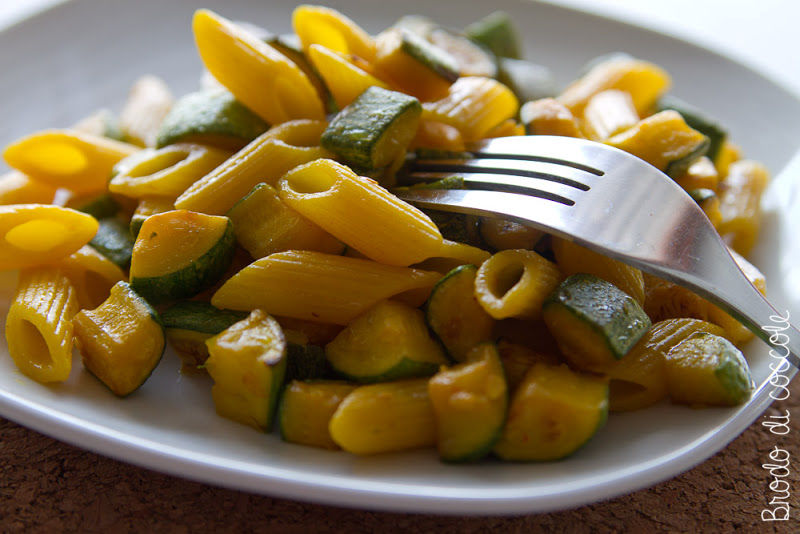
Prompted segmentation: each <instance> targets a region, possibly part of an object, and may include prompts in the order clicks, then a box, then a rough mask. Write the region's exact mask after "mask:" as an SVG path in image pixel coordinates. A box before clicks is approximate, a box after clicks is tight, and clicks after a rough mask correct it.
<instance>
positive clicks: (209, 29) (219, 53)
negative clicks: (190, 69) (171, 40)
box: [192, 9, 325, 124]
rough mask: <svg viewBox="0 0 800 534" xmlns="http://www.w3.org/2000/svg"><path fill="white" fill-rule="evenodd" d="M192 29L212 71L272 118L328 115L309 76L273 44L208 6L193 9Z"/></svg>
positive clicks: (275, 121) (277, 120)
mask: <svg viewBox="0 0 800 534" xmlns="http://www.w3.org/2000/svg"><path fill="white" fill-rule="evenodd" d="M192 29H193V30H194V37H195V42H196V44H197V51H198V52H199V53H200V57H201V58H202V60H203V63H204V64H205V66H206V68H207V69H208V70H209V72H211V74H212V75H213V76H214V78H216V79H217V80H219V82H220V83H221V84H222V85H224V86H225V87H226V88H227V89H228V90H229V91H230V92H231V93H233V95H234V96H235V97H236V98H237V100H239V101H240V102H242V103H243V104H244V105H245V106H247V107H248V108H250V109H251V110H252V111H253V112H254V113H256V114H257V115H258V116H259V117H261V118H262V119H264V120H265V121H267V122H268V123H269V124H280V123H282V122H286V121H289V120H292V119H323V118H325V107H324V105H323V103H322V101H321V100H320V97H319V94H318V93H317V90H316V89H315V88H314V85H313V84H312V83H311V81H310V80H309V79H308V76H306V75H305V73H303V71H302V70H301V69H300V68H299V67H298V66H297V65H296V64H295V63H294V62H292V61H291V60H290V59H289V58H287V57H286V56H284V55H283V54H281V53H280V52H278V51H277V50H276V49H275V48H273V47H271V46H270V45H268V44H267V43H265V42H264V41H261V40H260V39H258V37H256V36H254V35H252V34H250V33H248V32H246V31H244V30H242V29H241V28H239V27H238V26H236V24H233V23H232V22H231V21H229V20H227V19H225V18H223V17H220V16H219V15H217V14H216V13H214V12H212V11H209V10H207V9H199V10H197V11H196V12H195V14H194V19H193V21H192Z"/></svg>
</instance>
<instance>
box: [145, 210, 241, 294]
mask: <svg viewBox="0 0 800 534" xmlns="http://www.w3.org/2000/svg"><path fill="white" fill-rule="evenodd" d="M234 245H235V238H234V235H233V225H231V222H230V220H229V219H228V218H227V217H220V216H215V215H204V214H202V213H194V212H191V211H186V210H175V211H167V212H164V213H159V214H157V215H153V216H151V217H148V218H147V219H146V220H145V221H144V223H143V224H142V228H141V230H140V231H139V237H138V238H137V239H136V244H135V245H134V247H133V257H132V259H131V287H133V288H134V289H135V290H136V291H137V292H139V293H140V294H141V295H142V296H143V297H145V298H146V299H147V300H148V301H150V302H156V303H157V302H164V301H168V300H178V299H182V298H187V297H191V296H193V295H196V294H197V293H199V292H200V291H202V290H203V289H206V288H208V287H211V286H212V285H213V284H214V283H215V282H217V281H218V280H219V279H220V277H221V276H222V275H223V273H224V272H225V270H226V269H227V268H228V266H229V265H230V264H231V260H232V259H233V252H234Z"/></svg>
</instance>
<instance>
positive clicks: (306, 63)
mask: <svg viewBox="0 0 800 534" xmlns="http://www.w3.org/2000/svg"><path fill="white" fill-rule="evenodd" d="M264 41H266V42H267V44H269V45H270V46H272V47H273V48H275V49H276V50H277V51H278V52H280V53H281V54H283V55H284V56H286V57H288V58H289V59H291V60H292V61H293V62H294V64H295V65H297V66H298V67H300V70H302V71H303V72H304V73H305V75H306V76H308V80H309V81H310V82H311V85H313V86H314V88H315V89H316V90H317V93H318V94H319V98H320V100H322V102H324V103H325V109H326V111H327V112H328V113H336V112H337V111H339V108H338V107H337V105H336V102H335V101H334V100H333V96H332V95H331V91H330V89H329V88H328V86H327V85H326V83H325V80H324V79H323V77H322V75H321V73H320V71H319V70H317V68H316V65H314V64H312V61H311V58H310V55H311V50H310V49H309V50H306V51H304V50H303V43H301V42H300V38H299V37H298V36H297V34H294V33H285V34H283V35H278V36H275V35H270V36H267V37H265V38H264ZM311 46H322V45H311ZM323 48H324V47H323Z"/></svg>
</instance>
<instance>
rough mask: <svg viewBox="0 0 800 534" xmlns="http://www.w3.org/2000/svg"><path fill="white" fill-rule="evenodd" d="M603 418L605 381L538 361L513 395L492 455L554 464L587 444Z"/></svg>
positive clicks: (605, 411)
mask: <svg viewBox="0 0 800 534" xmlns="http://www.w3.org/2000/svg"><path fill="white" fill-rule="evenodd" d="M607 416H608V383H607V381H606V380H605V379H603V378H598V377H595V376H590V375H582V374H578V373H575V372H574V371H571V370H570V369H569V368H568V367H567V366H566V365H560V366H552V365H546V364H543V363H539V364H536V365H534V366H533V367H532V368H531V369H530V370H529V371H528V374H526V375H525V379H524V380H523V382H522V384H520V385H519V387H518V388H517V390H516V392H515V393H514V395H513V397H512V399H511V404H510V406H509V409H508V418H507V420H506V425H505V428H504V429H503V434H502V436H501V437H500V440H499V441H498V442H497V444H496V445H495V446H494V453H495V454H496V455H497V456H499V457H500V458H502V459H503V460H512V461H548V460H558V459H560V458H564V457H566V456H569V455H570V454H573V453H574V452H575V451H577V450H578V449H579V448H580V447H581V446H583V445H584V444H585V443H586V442H587V441H589V440H590V439H591V438H592V436H594V434H595V433H596V432H597V431H598V430H599V429H600V428H601V427H602V426H603V425H604V424H605V422H606V417H607Z"/></svg>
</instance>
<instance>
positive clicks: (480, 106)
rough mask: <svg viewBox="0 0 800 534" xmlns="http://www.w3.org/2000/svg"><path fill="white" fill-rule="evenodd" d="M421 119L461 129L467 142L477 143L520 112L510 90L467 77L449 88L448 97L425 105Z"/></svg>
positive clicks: (481, 78) (494, 82) (477, 77)
mask: <svg viewBox="0 0 800 534" xmlns="http://www.w3.org/2000/svg"><path fill="white" fill-rule="evenodd" d="M422 108H423V114H422V118H423V119H425V120H432V121H437V122H443V123H445V124H449V125H450V126H454V127H456V128H458V130H459V131H460V132H461V135H462V136H463V137H464V140H465V141H467V142H469V141H477V140H479V139H482V138H484V137H486V134H487V133H488V132H489V131H490V130H491V129H492V128H494V127H495V126H497V125H498V124H500V123H502V122H503V121H505V120H507V119H510V118H513V117H514V116H516V114H517V110H518V109H519V103H518V101H517V97H516V96H514V93H512V92H511V89H509V88H508V87H506V86H505V85H503V84H502V83H500V82H498V81H497V80H493V79H491V78H483V77H481V76H466V77H462V78H459V79H458V80H456V82H455V83H453V85H451V86H450V88H449V90H448V92H447V96H445V97H444V98H442V99H441V100H437V101H436V102H425V103H424V104H423V105H422Z"/></svg>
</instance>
